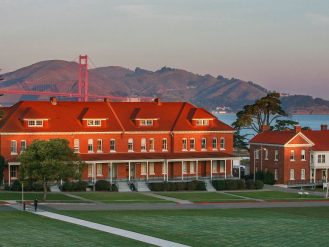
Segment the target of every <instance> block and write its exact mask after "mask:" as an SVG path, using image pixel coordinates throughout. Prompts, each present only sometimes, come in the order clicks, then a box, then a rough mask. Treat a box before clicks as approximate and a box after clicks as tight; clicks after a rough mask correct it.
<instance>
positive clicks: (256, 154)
mask: <svg viewBox="0 0 329 247" xmlns="http://www.w3.org/2000/svg"><path fill="white" fill-rule="evenodd" d="M255 156H256V157H255V158H256V160H258V159H259V149H257V150H255Z"/></svg>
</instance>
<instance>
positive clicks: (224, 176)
mask: <svg viewBox="0 0 329 247" xmlns="http://www.w3.org/2000/svg"><path fill="white" fill-rule="evenodd" d="M224 162H225V163H224V164H225V166H224V178H225V179H226V160H224Z"/></svg>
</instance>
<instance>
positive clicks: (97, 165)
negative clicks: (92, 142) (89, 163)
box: [96, 164, 103, 177]
mask: <svg viewBox="0 0 329 247" xmlns="http://www.w3.org/2000/svg"><path fill="white" fill-rule="evenodd" d="M99 167H101V170H100V173H99V170H98V168H99ZM96 176H99V177H101V176H103V165H102V164H96Z"/></svg>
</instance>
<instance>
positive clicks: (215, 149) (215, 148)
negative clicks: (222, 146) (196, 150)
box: [211, 137, 218, 151]
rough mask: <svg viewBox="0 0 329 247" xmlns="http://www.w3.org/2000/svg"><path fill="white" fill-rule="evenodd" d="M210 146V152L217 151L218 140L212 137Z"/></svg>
mask: <svg viewBox="0 0 329 247" xmlns="http://www.w3.org/2000/svg"><path fill="white" fill-rule="evenodd" d="M214 140H216V147H214ZM211 145H212V150H213V151H217V150H218V138H217V137H213V138H212V143H211Z"/></svg>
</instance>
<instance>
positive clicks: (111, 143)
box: [110, 139, 115, 152]
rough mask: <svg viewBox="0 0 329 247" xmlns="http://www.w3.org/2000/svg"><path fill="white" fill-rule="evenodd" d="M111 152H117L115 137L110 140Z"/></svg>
mask: <svg viewBox="0 0 329 247" xmlns="http://www.w3.org/2000/svg"><path fill="white" fill-rule="evenodd" d="M110 152H115V139H111V140H110Z"/></svg>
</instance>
